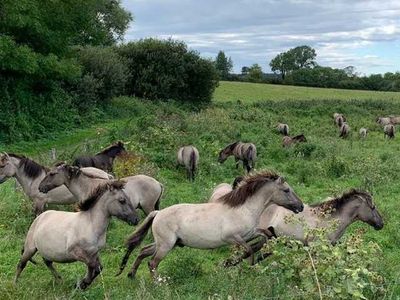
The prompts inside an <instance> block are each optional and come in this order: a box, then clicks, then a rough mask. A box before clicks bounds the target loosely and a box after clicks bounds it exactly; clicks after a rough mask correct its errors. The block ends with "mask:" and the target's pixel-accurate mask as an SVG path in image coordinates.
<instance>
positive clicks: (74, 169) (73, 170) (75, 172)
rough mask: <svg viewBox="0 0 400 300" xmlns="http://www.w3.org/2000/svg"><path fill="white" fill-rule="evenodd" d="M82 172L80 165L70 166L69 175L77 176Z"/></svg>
mask: <svg viewBox="0 0 400 300" xmlns="http://www.w3.org/2000/svg"><path fill="white" fill-rule="evenodd" d="M80 172H81V170H80V169H79V168H78V167H75V166H74V167H72V166H69V167H68V175H69V177H70V178H72V177H76V176H77V175H78V174H79V173H80Z"/></svg>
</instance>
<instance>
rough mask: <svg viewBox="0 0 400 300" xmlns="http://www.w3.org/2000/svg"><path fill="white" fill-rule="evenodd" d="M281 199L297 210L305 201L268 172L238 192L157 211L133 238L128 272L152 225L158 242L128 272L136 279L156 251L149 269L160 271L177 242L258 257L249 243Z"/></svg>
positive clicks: (251, 179) (144, 250)
mask: <svg viewBox="0 0 400 300" xmlns="http://www.w3.org/2000/svg"><path fill="white" fill-rule="evenodd" d="M272 203H275V204H277V205H282V206H285V207H287V208H288V209H290V210H292V211H294V212H295V213H298V212H301V211H302V210H303V204H302V202H301V200H300V199H299V198H298V197H297V195H296V194H295V193H294V192H293V190H292V189H291V187H290V186H289V185H288V184H287V183H286V182H285V181H284V179H283V178H282V177H280V176H279V175H277V174H275V173H272V172H264V173H260V174H256V175H253V176H249V177H246V178H245V179H244V180H243V181H242V182H241V184H240V185H239V186H238V187H237V188H236V189H235V190H233V191H231V192H229V193H228V194H226V195H225V196H223V197H221V198H219V201H218V202H215V203H202V204H177V205H173V206H170V207H167V208H165V209H163V210H161V211H154V212H151V213H150V214H149V216H148V217H147V218H146V219H145V220H144V222H143V223H142V225H141V226H140V227H139V228H138V229H137V230H136V232H134V233H133V235H132V236H131V237H130V238H129V239H128V242H127V247H128V249H127V252H126V254H125V256H124V258H123V260H122V263H121V267H120V272H119V274H120V273H121V272H122V271H123V269H124V267H125V265H126V263H127V261H128V259H129V256H130V254H131V253H132V251H133V249H134V248H135V247H137V246H138V245H140V243H141V242H142V241H143V240H144V238H145V236H146V234H147V232H148V230H149V229H150V227H151V228H152V232H153V237H154V243H152V244H149V245H147V246H145V247H144V248H142V250H141V252H140V254H139V256H138V258H137V259H136V261H135V263H134V265H133V267H132V270H131V272H130V273H129V275H128V276H130V277H134V276H135V274H136V271H137V269H138V268H139V265H140V264H141V262H142V260H143V259H144V258H145V257H148V256H150V255H152V256H153V257H152V259H151V261H150V263H149V269H150V272H151V274H152V275H153V276H155V275H156V270H157V267H158V265H159V263H160V261H161V260H162V259H163V258H164V257H165V256H166V255H167V254H168V253H169V252H170V251H171V250H172V249H173V248H174V247H175V246H176V245H178V246H188V247H191V248H197V249H214V248H218V247H221V246H224V245H227V244H236V245H241V246H243V247H245V249H246V251H247V253H249V254H250V256H251V255H252V253H251V248H250V247H248V245H247V244H246V241H248V240H250V239H252V238H253V237H254V236H256V235H258V234H261V233H262V231H259V230H258V229H257V224H258V220H259V218H260V215H261V214H262V212H263V211H264V209H265V208H266V207H268V206H269V205H271V204H272Z"/></svg>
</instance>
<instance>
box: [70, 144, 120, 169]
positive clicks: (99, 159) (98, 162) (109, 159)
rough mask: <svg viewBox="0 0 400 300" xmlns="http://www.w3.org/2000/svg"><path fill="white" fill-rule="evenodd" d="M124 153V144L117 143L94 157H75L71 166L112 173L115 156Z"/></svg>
mask: <svg viewBox="0 0 400 300" xmlns="http://www.w3.org/2000/svg"><path fill="white" fill-rule="evenodd" d="M125 153H126V150H125V147H124V143H122V142H117V143H115V144H113V145H111V146H109V147H107V148H106V149H104V150H103V151H101V152H99V153H97V154H95V155H94V156H80V157H77V158H76V159H75V160H74V162H73V163H72V165H74V166H77V167H80V168H83V167H95V168H98V169H101V170H104V171H106V172H112V171H113V163H114V159H115V158H116V157H117V156H120V155H123V154H125Z"/></svg>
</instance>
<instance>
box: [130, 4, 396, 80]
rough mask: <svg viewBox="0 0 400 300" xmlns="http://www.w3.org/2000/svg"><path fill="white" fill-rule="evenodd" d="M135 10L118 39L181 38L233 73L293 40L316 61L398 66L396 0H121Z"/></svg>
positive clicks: (372, 69)
mask: <svg viewBox="0 0 400 300" xmlns="http://www.w3.org/2000/svg"><path fill="white" fill-rule="evenodd" d="M122 3H123V6H124V7H125V8H127V9H128V10H129V11H131V12H132V13H133V15H134V21H133V22H132V23H131V26H130V28H129V29H128V31H127V33H126V36H125V40H126V41H130V40H135V39H139V38H144V37H158V38H169V37H171V38H173V39H178V40H183V41H185V42H186V43H187V44H188V45H189V47H190V48H191V49H195V50H198V51H199V52H200V53H201V55H202V56H204V57H213V58H214V57H215V56H216V54H217V53H218V51H219V50H223V51H225V53H226V54H227V55H228V56H231V57H232V60H233V63H234V70H235V71H236V72H240V70H241V67H242V66H250V65H251V64H253V63H258V64H260V65H261V66H262V68H263V70H264V71H265V72H269V71H270V69H269V66H268V64H269V62H270V60H271V59H272V58H273V57H274V56H275V55H276V54H278V53H280V52H283V51H286V50H287V49H289V48H291V47H295V46H299V45H309V46H311V47H313V48H315V49H316V51H317V62H318V63H319V64H320V65H323V66H330V67H335V68H344V67H346V66H349V65H352V66H355V67H356V71H358V72H361V73H367V74H370V73H383V72H388V71H392V72H394V71H400V0H393V1H388V0H380V1H361V0H337V1H335V0H329V1H326V0H320V1H311V0H282V1H279V0H123V1H122Z"/></svg>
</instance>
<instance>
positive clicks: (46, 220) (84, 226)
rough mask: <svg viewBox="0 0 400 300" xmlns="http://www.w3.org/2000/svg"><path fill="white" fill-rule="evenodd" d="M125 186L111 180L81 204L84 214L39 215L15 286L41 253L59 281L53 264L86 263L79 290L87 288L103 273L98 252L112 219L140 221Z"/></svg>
mask: <svg viewBox="0 0 400 300" xmlns="http://www.w3.org/2000/svg"><path fill="white" fill-rule="evenodd" d="M124 184H125V183H124V182H121V181H108V182H106V183H104V184H103V185H101V186H99V187H98V188H97V189H95V190H94V191H93V193H92V195H91V196H90V197H89V198H88V199H87V200H86V201H85V202H83V203H81V204H80V209H81V211H80V212H63V211H55V210H48V211H46V212H44V213H42V214H41V215H40V216H38V217H37V218H36V219H35V220H34V221H33V223H32V225H31V227H30V228H29V231H28V234H27V236H26V239H25V245H24V248H23V253H22V257H21V259H20V261H19V263H18V266H17V272H16V275H15V280H14V283H17V280H18V277H19V276H20V274H21V272H22V271H23V269H24V268H25V266H26V264H27V262H28V261H29V260H30V259H31V258H32V257H33V255H35V253H36V252H39V254H40V255H41V256H42V257H43V260H44V262H45V264H46V266H47V267H48V269H49V270H50V271H51V273H52V274H53V275H54V277H55V278H56V279H60V278H61V277H60V275H59V274H58V272H57V271H56V270H55V268H54V266H53V262H60V263H70V262H75V261H80V262H83V263H85V264H86V265H87V268H88V270H87V274H86V277H85V278H83V279H82V280H81V282H80V283H79V284H78V287H79V288H80V289H85V288H87V287H88V286H89V285H90V284H91V282H92V281H93V280H94V279H95V278H96V276H97V275H98V274H99V273H100V272H101V269H102V266H101V264H100V259H99V256H98V253H99V251H100V250H101V249H102V248H103V247H104V245H105V243H106V230H107V227H108V223H109V221H110V219H111V217H112V216H115V217H117V218H118V219H121V220H123V221H125V222H127V223H129V224H133V225H136V224H137V223H138V221H139V219H138V216H137V214H136V212H135V208H134V207H133V206H132V204H131V203H130V201H128V199H127V196H126V194H125V193H124V192H123V190H122V188H123V187H124Z"/></svg>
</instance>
